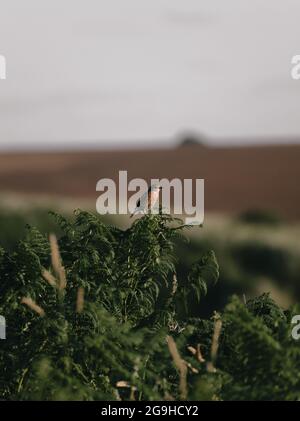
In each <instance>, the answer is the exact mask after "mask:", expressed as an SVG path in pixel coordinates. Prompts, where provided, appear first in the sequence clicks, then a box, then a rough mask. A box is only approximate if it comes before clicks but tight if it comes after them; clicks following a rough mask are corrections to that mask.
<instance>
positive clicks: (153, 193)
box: [130, 184, 162, 218]
mask: <svg viewBox="0 0 300 421" xmlns="http://www.w3.org/2000/svg"><path fill="white" fill-rule="evenodd" d="M161 189H162V187H161V186H160V185H159V184H152V185H150V187H149V189H148V191H146V192H145V193H144V194H143V195H142V196H141V197H140V198H139V200H138V201H137V202H136V208H135V210H134V212H133V213H132V214H131V215H130V218H132V217H133V216H134V215H135V214H137V213H139V212H144V213H145V212H146V211H147V210H151V209H153V208H154V206H155V204H156V203H157V201H158V199H159V192H160V190H161Z"/></svg>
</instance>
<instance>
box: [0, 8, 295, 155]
mask: <svg viewBox="0 0 300 421" xmlns="http://www.w3.org/2000/svg"><path fill="white" fill-rule="evenodd" d="M299 19H300V1H299V0H284V1H283V0H251V1H249V0H226V1H224V0H218V1H217V0H151V1H150V0H107V1H104V0H43V1H41V0H26V1H20V0H0V54H2V55H5V56H6V60H7V80H5V81H3V80H0V148H1V147H2V149H3V148H7V147H11V148H14V147H20V146H22V147H23V148H24V147H26V146H28V145H31V146H32V145H35V146H38V147H39V148H42V147H48V145H50V146H57V145H58V146H60V147H74V146H76V145H78V144H80V145H81V146H84V145H85V144H86V145H88V144H89V145H90V144H91V143H93V142H94V141H96V140H102V141H103V142H104V143H106V144H107V143H108V142H110V144H111V145H113V144H114V145H116V144H120V143H121V142H127V141H128V140H131V141H135V140H143V139H146V140H149V141H151V140H152V139H153V140H155V139H163V138H171V137H172V136H174V135H176V134H178V133H180V132H182V131H184V130H193V131H199V132H201V133H203V134H205V135H206V136H208V137H209V138H211V139H212V141H218V142H222V140H223V139H226V141H228V139H232V141H238V140H239V139H243V138H255V137H261V136H268V137H270V138H271V139H272V138H273V137H276V138H280V137H281V136H284V138H285V139H287V138H288V137H289V136H296V137H297V136H299V138H300V118H299V114H300V80H299V81H295V80H293V79H292V78H291V76H290V71H291V64H290V63H291V58H292V56H293V55H295V54H300V23H299V22H300V20H299ZM112 142H115V143H112Z"/></svg>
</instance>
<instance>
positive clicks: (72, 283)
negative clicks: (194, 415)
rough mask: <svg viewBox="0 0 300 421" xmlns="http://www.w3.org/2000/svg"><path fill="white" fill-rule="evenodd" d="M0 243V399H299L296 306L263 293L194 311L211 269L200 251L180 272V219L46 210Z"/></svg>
mask: <svg viewBox="0 0 300 421" xmlns="http://www.w3.org/2000/svg"><path fill="white" fill-rule="evenodd" d="M55 218H56V221H57V223H58V226H59V229H60V231H61V232H62V236H61V237H60V239H59V241H58V242H57V240H56V238H55V237H54V236H51V237H50V241H49V239H48V238H47V237H45V236H43V235H41V234H40V233H39V232H38V231H37V230H36V229H34V228H30V229H29V231H28V235H27V238H26V239H25V240H23V241H20V242H19V244H18V246H17V247H16V249H15V250H14V252H7V251H4V250H0V314H2V315H4V316H5V317H6V321H7V339H6V340H5V341H1V351H0V372H1V377H0V396H1V399H6V400H14V399H15V400H32V399H35V400H103V399H107V400H115V399H125V400H126V399H140V400H154V399H159V400H163V399H167V400H169V399H196V400H207V399H212V400H222V399H223V400H232V399H235V400H236V399H292V400H296V399H299V394H300V378H299V374H298V373H299V372H300V370H299V368H300V367H299V363H300V358H299V357H300V355H299V346H298V344H297V342H296V341H294V340H293V339H292V338H291V335H290V320H291V316H292V314H293V312H295V311H297V309H294V310H291V311H290V312H283V311H282V310H280V309H279V308H278V307H277V306H276V304H275V303H274V302H273V301H272V300H271V299H270V297H269V296H267V295H263V296H262V297H260V298H258V299H255V300H251V301H249V302H248V303H247V304H244V303H242V302H241V301H240V300H239V299H238V298H237V297H235V298H233V299H232V301H231V302H230V303H229V304H228V305H227V307H226V308H225V310H224V312H223V314H215V315H214V316H213V317H212V318H211V319H207V320H203V319H199V318H194V317H191V316H192V315H191V314H190V311H189V310H190V308H189V307H190V306H189V304H190V302H191V300H196V301H198V302H199V305H200V306H201V302H202V299H203V298H204V297H205V295H206V293H207V288H208V287H210V286H213V285H214V284H215V282H216V281H217V279H218V274H219V267H218V264H217V261H216V257H215V255H214V253H213V251H211V250H209V251H207V253H204V254H203V255H202V256H199V259H198V260H196V261H195V262H192V264H191V266H190V268H189V270H188V274H187V276H184V277H182V276H181V275H180V273H179V272H178V263H180V262H178V260H177V259H178V256H179V255H180V254H179V253H178V250H179V248H181V247H182V245H183V244H184V243H185V242H186V241H187V240H186V239H185V237H184V236H183V234H182V230H183V228H184V226H183V225H182V224H181V222H180V221H179V220H174V219H173V218H171V217H170V216H168V215H146V216H144V217H142V218H141V219H139V220H137V221H136V222H134V223H133V225H132V226H131V227H130V228H129V229H127V230H125V231H124V230H120V229H118V228H116V227H113V226H107V225H105V224H103V223H102V222H101V220H100V219H99V218H98V217H97V216H96V215H93V214H90V213H86V212H80V211H79V212H76V214H75V217H74V219H73V220H66V219H65V218H63V217H61V216H60V215H55Z"/></svg>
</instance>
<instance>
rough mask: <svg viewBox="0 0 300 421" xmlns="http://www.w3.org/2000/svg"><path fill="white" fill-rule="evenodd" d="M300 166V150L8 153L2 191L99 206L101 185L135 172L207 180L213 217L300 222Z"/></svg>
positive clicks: (0, 161) (0, 174) (1, 163)
mask: <svg viewBox="0 0 300 421" xmlns="http://www.w3.org/2000/svg"><path fill="white" fill-rule="evenodd" d="M299 164H300V146H298V145H278V146H247V147H226V148H225V147H222V148H220V147H207V146H203V145H201V144H199V145H185V146H184V145H180V146H178V147H174V148H161V149H140V150H138V149H137V150H103V151H80V152H45V153H41V152H27V153H2V154H1V155H0V191H1V192H2V193H3V192H6V193H7V192H14V193H19V194H22V195H24V194H25V195H43V196H57V197H59V198H64V199H66V200H68V199H75V201H76V202H78V199H82V200H88V201H90V202H91V203H93V201H94V200H96V198H97V192H96V183H97V181H98V180H99V179H101V178H112V179H114V180H116V181H117V180H118V172H119V171H120V170H127V171H128V179H129V180H130V179H131V178H135V177H141V178H144V179H146V180H148V181H149V180H150V179H151V178H162V177H166V178H168V179H173V178H181V179H183V178H192V179H195V178H203V179H205V211H206V212H216V213H225V214H230V215H236V214H240V213H241V212H244V211H247V210H249V209H261V210H272V211H274V212H276V213H277V214H278V215H280V216H282V217H284V218H288V219H291V220H297V219H299V217H300V185H299V179H300V165H299ZM59 200H60V199H58V201H59Z"/></svg>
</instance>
